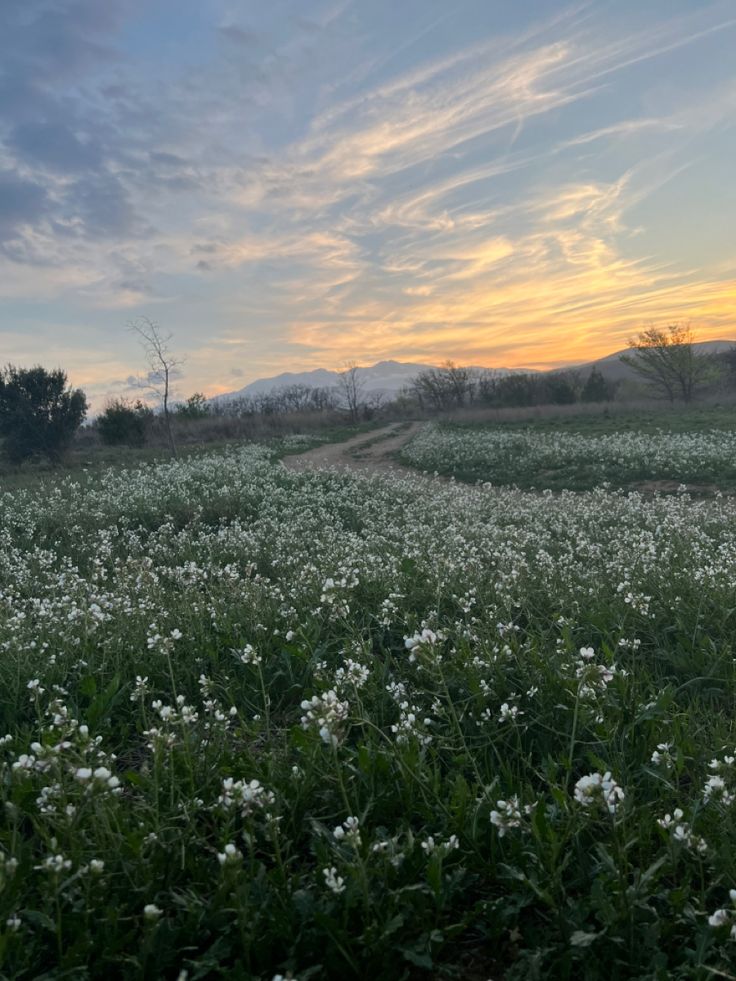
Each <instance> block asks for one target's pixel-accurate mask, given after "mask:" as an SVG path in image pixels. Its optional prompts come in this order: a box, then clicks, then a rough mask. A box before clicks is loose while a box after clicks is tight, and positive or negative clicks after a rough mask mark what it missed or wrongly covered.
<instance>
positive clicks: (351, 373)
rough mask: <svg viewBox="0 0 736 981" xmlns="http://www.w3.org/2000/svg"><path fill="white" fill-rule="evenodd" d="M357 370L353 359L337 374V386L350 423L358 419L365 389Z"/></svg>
mask: <svg viewBox="0 0 736 981" xmlns="http://www.w3.org/2000/svg"><path fill="white" fill-rule="evenodd" d="M359 371H360V368H359V367H358V365H357V364H356V363H355V361H348V363H347V364H346V365H345V368H344V369H343V370H342V371H341V372H340V374H339V375H338V388H339V390H340V394H341V396H342V399H343V402H344V403H345V408H346V409H347V410H348V412H349V413H350V421H351V422H352V423H356V422H357V421H358V417H359V414H360V407H361V405H362V404H363V393H364V391H365V382H364V380H363V379H362V378H361V377H360V375H359V374H358V372H359Z"/></svg>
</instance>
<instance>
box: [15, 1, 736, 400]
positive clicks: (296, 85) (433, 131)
mask: <svg viewBox="0 0 736 981" xmlns="http://www.w3.org/2000/svg"><path fill="white" fill-rule="evenodd" d="M0 27H1V28H2V30H1V31H0V52H1V53H2V64H3V69H2V71H1V72H0V104H1V105H2V107H3V114H2V122H0V147H1V148H2V163H0V273H1V274H2V275H1V277H0V284H2V285H0V329H1V330H2V340H3V348H4V351H3V361H5V362H8V361H9V362H13V363H18V364H30V363H36V362H39V361H40V362H42V363H44V364H46V365H47V366H50V365H52V364H53V365H55V364H58V365H61V366H62V367H63V368H64V369H65V370H66V371H67V373H68V375H69V378H70V381H71V382H72V383H73V384H74V385H75V386H77V385H78V386H80V387H82V388H84V389H85V391H87V393H88V395H89V397H90V400H91V402H92V404H93V406H99V405H100V404H101V403H102V402H103V401H104V400H105V399H106V398H108V397H116V396H127V395H130V394H136V393H137V391H138V390H137V389H136V387H135V386H134V384H133V379H134V376H135V375H137V374H141V373H143V372H144V370H145V368H144V360H143V356H142V352H141V351H140V348H139V347H138V345H137V343H136V341H135V339H134V338H133V337H131V336H130V334H129V332H127V331H126V329H125V326H126V323H128V322H129V321H130V320H133V319H135V318H136V317H138V316H148V317H150V318H151V319H153V320H155V321H157V322H158V323H159V324H160V325H161V327H162V329H163V330H164V331H165V332H169V331H171V332H172V334H173V340H172V346H173V349H174V350H175V351H176V353H177V354H180V355H182V356H186V364H185V365H184V369H183V371H182V373H181V377H179V378H178V379H177V382H176V389H175V392H174V395H175V397H177V398H182V397H186V395H188V394H191V393H192V392H194V391H203V392H204V393H205V394H207V395H208V396H215V395H218V394H222V393H228V392H232V391H235V390H238V389H241V388H243V387H244V386H245V385H247V384H248V383H250V382H252V381H256V380H259V379H261V378H264V377H270V376H273V375H278V374H282V373H286V372H294V373H302V372H306V371H309V370H314V369H316V368H326V369H328V370H339V368H340V366H341V365H342V364H344V362H345V361H346V360H351V359H355V360H358V361H369V362H370V363H371V364H373V363H375V362H380V361H399V362H404V363H405V362H415V363H425V364H439V363H441V362H442V361H444V360H446V359H448V358H449V359H452V360H455V361H457V362H458V363H463V364H472V365H476V366H478V367H489V368H494V367H496V368H500V367H504V368H522V367H525V368H529V369H537V370H539V369H541V370H550V369H555V368H561V367H565V366H574V365H575V364H586V363H588V362H592V361H595V360H597V359H599V358H601V357H605V356H607V355H610V354H612V353H615V352H617V351H618V350H621V349H622V348H624V347H625V346H626V341H627V339H628V338H629V337H631V336H632V335H634V334H636V333H637V331H639V330H641V329H642V328H644V327H647V326H650V325H652V324H656V325H658V326H661V325H663V324H666V323H670V322H678V321H690V322H692V325H693V328H694V331H695V334H696V339H697V340H698V341H707V340H723V339H727V338H728V336H729V335H732V334H734V333H736V314H735V313H734V311H735V310H736V303H734V301H735V300H736V244H734V241H733V232H732V230H733V226H734V218H736V188H734V182H733V180H732V175H731V170H732V161H733V159H734V158H735V157H736V112H735V110H736V65H734V62H733V57H732V50H733V44H734V40H736V17H734V11H733V6H732V4H729V3H728V2H724V0H719V2H712V3H706V4H703V5H700V4H697V5H695V4H693V3H691V2H689V0H674V2H673V0H667V2H665V0H654V2H652V3H650V4H648V5H646V8H645V9H642V5H636V4H634V3H632V2H630V0H627V2H625V3H624V4H623V5H621V4H613V3H612V2H608V0H605V2H602V3H593V2H581V3H571V4H569V5H565V6H564V7H561V6H560V5H559V4H557V3H553V2H552V0H540V2H538V3H536V4H534V5H533V9H532V10H530V9H529V8H526V9H523V10H522V9H510V8H509V7H508V5H506V4H503V3H501V2H500V0H497V2H494V3H491V4H486V3H481V2H479V0H472V2H467V3H463V4H462V5H461V6H460V7H455V8H452V10H450V11H448V10H447V8H446V6H444V5H441V4H439V3H438V2H422V3H420V2H419V0H409V2H408V3H407V4H406V5H402V7H401V8H400V9H398V8H395V7H393V6H391V5H389V4H388V3H386V2H383V0H381V2H378V3H375V4H370V5H369V4H367V3H361V2H357V0H356V2H350V0H329V2H314V3H311V4H310V5H309V6H308V8H306V9H305V6H304V5H303V4H299V3H297V2H296V0H285V2H283V3H279V4H278V5H276V6H274V7H273V8H270V9H268V10H264V9H258V10H250V11H248V12H247V13H243V12H242V11H238V10H237V9H236V8H234V7H232V5H231V4H230V3H229V2H227V0H212V2H210V3H207V4H202V3H196V2H194V0H184V2H182V3H176V4H174V3H173V0H154V2H152V3H149V4H145V3H143V0H120V2H119V3H117V4H115V5H114V9H113V8H112V6H110V7H108V6H107V5H106V6H105V7H102V6H101V5H100V4H99V3H98V2H96V0H29V2H24V3H20V2H19V0H11V2H10V3H8V4H6V5H4V6H3V8H2V10H0Z"/></svg>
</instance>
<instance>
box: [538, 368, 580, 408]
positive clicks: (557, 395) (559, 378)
mask: <svg viewBox="0 0 736 981" xmlns="http://www.w3.org/2000/svg"><path fill="white" fill-rule="evenodd" d="M539 389H540V390H539V392H538V395H537V397H538V398H539V401H540V403H541V404H545V403H547V404H549V405H573V404H574V403H575V402H577V393H576V391H575V384H574V381H573V379H572V378H571V377H570V375H569V374H567V373H563V372H554V373H553V374H551V375H546V376H544V377H543V378H542V379H541V385H540V386H539Z"/></svg>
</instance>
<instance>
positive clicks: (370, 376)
mask: <svg viewBox="0 0 736 981" xmlns="http://www.w3.org/2000/svg"><path fill="white" fill-rule="evenodd" d="M735 345H736V341H727V340H716V341H697V342H696V343H695V344H694V345H693V347H694V348H695V349H696V350H697V351H699V352H701V353H703V354H718V353H721V352H723V351H726V350H728V349H729V348H731V347H734V346H735ZM626 354H631V351H629V350H628V349H626V350H623V351H614V353H613V354H608V355H606V356H605V357H603V358H598V359H597V360H595V361H588V362H585V363H583V364H570V365H566V366H563V367H560V368H554V369H550V372H552V371H566V370H574V371H579V372H582V373H583V374H587V373H589V372H590V371H591V370H592V369H593V368H597V369H598V370H599V371H600V372H601V373H602V374H603V375H604V376H605V377H606V378H608V379H609V380H610V381H624V380H626V379H634V378H636V377H637V375H636V372H635V371H634V370H633V369H632V368H631V367H630V366H629V365H627V364H625V362H623V361H622V360H621V358H622V357H623V356H624V355H626ZM437 367H439V365H433V364H423V363H421V362H414V361H378V362H377V363H376V364H373V365H367V366H365V367H363V366H362V365H361V366H359V377H360V383H361V386H362V390H363V392H364V394H366V395H383V396H384V397H386V398H389V399H390V398H393V397H395V396H396V395H398V393H399V392H400V391H401V390H402V389H403V388H406V387H407V386H408V385H410V384H411V383H412V381H413V380H414V379H415V378H416V376H417V375H418V374H419V373H420V372H422V371H427V370H428V369H430V368H437ZM468 367H469V368H470V369H471V370H474V371H493V372H494V373H496V374H498V375H516V374H527V373H529V374H546V373H547V372H544V371H539V370H538V369H534V368H488V367H486V368H483V367H480V366H477V365H469V366H468ZM339 376H340V372H339V371H332V370H330V369H328V368H314V369H313V370H311V371H299V372H294V371H285V372H282V373H281V374H280V375H273V376H272V377H270V378H257V379H256V380H255V381H252V382H249V383H248V384H247V385H245V386H244V387H243V388H241V389H238V390H237V391H235V392H226V393H224V394H223V395H216V396H215V397H214V398H213V399H212V400H211V401H213V402H232V401H235V400H236V399H244V398H252V397H254V396H257V395H268V394H270V393H271V392H276V391H278V390H279V389H284V388H289V387H290V386H292V385H304V386H306V387H307V388H336V387H337V386H338V385H339Z"/></svg>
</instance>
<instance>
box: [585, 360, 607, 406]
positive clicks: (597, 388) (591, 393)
mask: <svg viewBox="0 0 736 981" xmlns="http://www.w3.org/2000/svg"><path fill="white" fill-rule="evenodd" d="M613 396H614V386H613V384H612V383H611V382H610V381H608V380H607V379H606V378H605V377H604V375H603V373H602V372H600V371H599V370H598V368H592V369H591V372H590V374H589V375H588V379H587V381H586V382H585V385H584V386H583V390H582V392H581V393H580V401H581V402H610V401H611V400H612V399H613Z"/></svg>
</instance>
